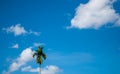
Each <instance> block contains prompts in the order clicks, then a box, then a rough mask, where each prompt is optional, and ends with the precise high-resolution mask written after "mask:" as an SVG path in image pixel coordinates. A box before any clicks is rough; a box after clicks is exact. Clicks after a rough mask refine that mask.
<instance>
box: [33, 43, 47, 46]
mask: <svg viewBox="0 0 120 74" xmlns="http://www.w3.org/2000/svg"><path fill="white" fill-rule="evenodd" d="M41 45H43V46H44V45H45V43H37V42H36V43H34V44H33V47H38V46H41Z"/></svg>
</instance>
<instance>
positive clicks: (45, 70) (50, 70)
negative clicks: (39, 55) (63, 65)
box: [22, 65, 62, 74]
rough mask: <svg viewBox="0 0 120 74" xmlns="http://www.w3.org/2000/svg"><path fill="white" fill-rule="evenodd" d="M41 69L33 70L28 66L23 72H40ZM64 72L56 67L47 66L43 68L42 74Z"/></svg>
mask: <svg viewBox="0 0 120 74" xmlns="http://www.w3.org/2000/svg"><path fill="white" fill-rule="evenodd" d="M39 70H40V68H32V67H31V66H27V67H24V68H22V71H23V72H39ZM61 71H62V70H61V69H60V68H59V67H57V66H54V65H49V66H46V67H45V68H43V69H42V70H41V72H42V74H57V73H59V72H61Z"/></svg>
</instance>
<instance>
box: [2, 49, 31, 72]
mask: <svg viewBox="0 0 120 74" xmlns="http://www.w3.org/2000/svg"><path fill="white" fill-rule="evenodd" d="M32 54H33V51H32V50H31V48H26V49H25V50H23V51H22V53H21V54H20V56H19V57H18V58H16V59H15V60H14V62H13V63H12V64H11V65H10V67H9V70H8V71H3V74H6V73H8V74H10V73H11V72H14V71H17V70H18V69H19V68H20V67H22V66H24V65H25V64H26V63H27V62H28V61H30V60H32V59H33V57H32Z"/></svg>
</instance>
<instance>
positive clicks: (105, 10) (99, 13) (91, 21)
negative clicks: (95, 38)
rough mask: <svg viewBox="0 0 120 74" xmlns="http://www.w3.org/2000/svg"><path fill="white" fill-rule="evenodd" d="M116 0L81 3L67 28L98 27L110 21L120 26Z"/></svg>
mask: <svg viewBox="0 0 120 74" xmlns="http://www.w3.org/2000/svg"><path fill="white" fill-rule="evenodd" d="M115 1H117V0H89V2H88V3H86V4H80V5H79V6H78V7H77V9H76V13H75V16H74V18H73V19H72V20H71V26H69V27H67V29H68V28H79V29H88V28H93V29H98V28H100V27H102V26H104V25H106V24H109V23H112V24H115V25H117V26H120V15H119V14H118V13H116V11H115V9H114V8H113V3H114V2H115ZM113 26H114V25H113Z"/></svg>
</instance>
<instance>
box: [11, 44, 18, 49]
mask: <svg viewBox="0 0 120 74" xmlns="http://www.w3.org/2000/svg"><path fill="white" fill-rule="evenodd" d="M11 48H15V49H17V48H19V45H18V44H15V45H13V46H12V47H11Z"/></svg>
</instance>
